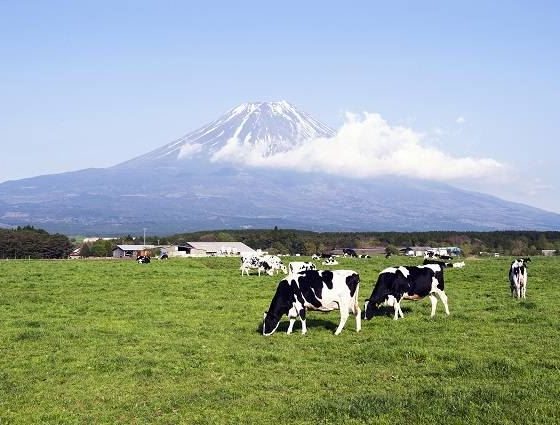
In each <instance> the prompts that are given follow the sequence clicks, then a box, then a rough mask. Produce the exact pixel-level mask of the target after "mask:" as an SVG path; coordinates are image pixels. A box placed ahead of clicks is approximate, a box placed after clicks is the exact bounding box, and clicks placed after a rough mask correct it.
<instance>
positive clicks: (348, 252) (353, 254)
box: [342, 248, 358, 257]
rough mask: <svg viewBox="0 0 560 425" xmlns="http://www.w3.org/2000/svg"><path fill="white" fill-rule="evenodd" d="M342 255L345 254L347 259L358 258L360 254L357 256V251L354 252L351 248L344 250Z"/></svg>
mask: <svg viewBox="0 0 560 425" xmlns="http://www.w3.org/2000/svg"><path fill="white" fill-rule="evenodd" d="M342 253H343V254H344V256H345V257H357V256H358V254H356V251H354V250H353V249H351V248H344V249H343V250H342Z"/></svg>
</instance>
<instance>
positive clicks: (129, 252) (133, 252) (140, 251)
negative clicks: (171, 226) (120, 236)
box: [113, 245, 156, 258]
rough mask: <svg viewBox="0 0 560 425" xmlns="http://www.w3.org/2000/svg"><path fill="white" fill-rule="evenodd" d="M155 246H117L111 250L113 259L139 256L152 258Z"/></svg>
mask: <svg viewBox="0 0 560 425" xmlns="http://www.w3.org/2000/svg"><path fill="white" fill-rule="evenodd" d="M154 248H156V246H155V245H117V246H116V247H115V248H113V258H136V257H137V256H139V255H149V256H152V255H153V253H152V250H153V249H154Z"/></svg>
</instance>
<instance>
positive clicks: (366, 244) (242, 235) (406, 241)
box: [0, 226, 560, 259]
mask: <svg viewBox="0 0 560 425" xmlns="http://www.w3.org/2000/svg"><path fill="white" fill-rule="evenodd" d="M82 240H83V238H82ZM195 241H205V242H233V241H238V242H243V243H245V244H246V245H248V246H250V247H251V248H254V249H258V248H260V249H262V250H266V251H268V252H270V253H272V254H292V255H295V254H301V255H311V254H315V253H321V252H331V251H332V250H335V249H341V248H354V249H364V248H379V247H382V248H383V249H384V250H385V252H390V253H392V254H397V253H398V250H399V249H400V248H403V247H407V246H430V247H438V246H456V247H459V248H461V250H462V252H463V255H464V256H473V255H477V256H478V255H493V254H494V253H499V254H500V255H540V254H541V253H542V250H553V251H554V252H553V253H554V254H556V255H558V253H559V251H560V232H556V231H546V232H544V231H543V232H541V231H495V232H451V231H450V232H445V231H437V232H436V231H434V232H407V233H402V232H348V233H347V232H321V233H318V232H311V231H305V230H290V229H278V228H274V229H246V230H219V231H199V232H193V233H182V234H176V235H171V236H157V235H151V236H147V237H146V243H147V244H152V245H167V244H182V243H185V242H195ZM143 243H144V239H143V237H142V236H133V235H126V236H122V237H118V238H116V239H113V240H102V239H100V240H98V241H95V242H88V243H83V242H81V241H80V238H79V237H73V238H69V237H68V236H65V235H61V234H49V233H48V232H47V231H45V230H42V229H36V228H34V227H33V226H25V227H18V228H16V229H0V258H42V259H55V258H67V257H68V255H69V254H70V252H71V251H72V250H73V249H75V248H80V254H81V256H82V257H110V256H111V255H112V250H113V248H114V247H115V246H116V245H117V244H143Z"/></svg>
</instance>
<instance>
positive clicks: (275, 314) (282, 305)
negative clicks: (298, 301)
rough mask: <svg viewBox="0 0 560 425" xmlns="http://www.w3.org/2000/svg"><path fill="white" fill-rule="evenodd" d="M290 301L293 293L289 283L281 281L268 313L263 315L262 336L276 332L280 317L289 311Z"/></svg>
mask: <svg viewBox="0 0 560 425" xmlns="http://www.w3.org/2000/svg"><path fill="white" fill-rule="evenodd" d="M292 300H293V291H292V289H291V287H290V283H289V282H288V281H287V280H286V279H284V280H281V281H280V283H279V284H278V287H277V288H276V293H275V294H274V298H272V301H271V302H270V307H269V308H268V311H266V312H265V313H264V315H263V325H262V333H263V335H264V336H269V335H272V334H273V333H274V332H275V331H276V329H277V328H278V325H279V324H280V319H281V318H282V316H283V315H284V314H288V312H289V311H290V308H291V307H292Z"/></svg>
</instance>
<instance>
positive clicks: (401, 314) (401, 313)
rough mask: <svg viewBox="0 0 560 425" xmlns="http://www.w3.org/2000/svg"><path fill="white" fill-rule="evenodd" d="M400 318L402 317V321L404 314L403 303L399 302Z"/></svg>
mask: <svg viewBox="0 0 560 425" xmlns="http://www.w3.org/2000/svg"><path fill="white" fill-rule="evenodd" d="M399 316H401V319H403V318H404V314H403V312H402V309H401V303H400V302H399Z"/></svg>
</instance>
